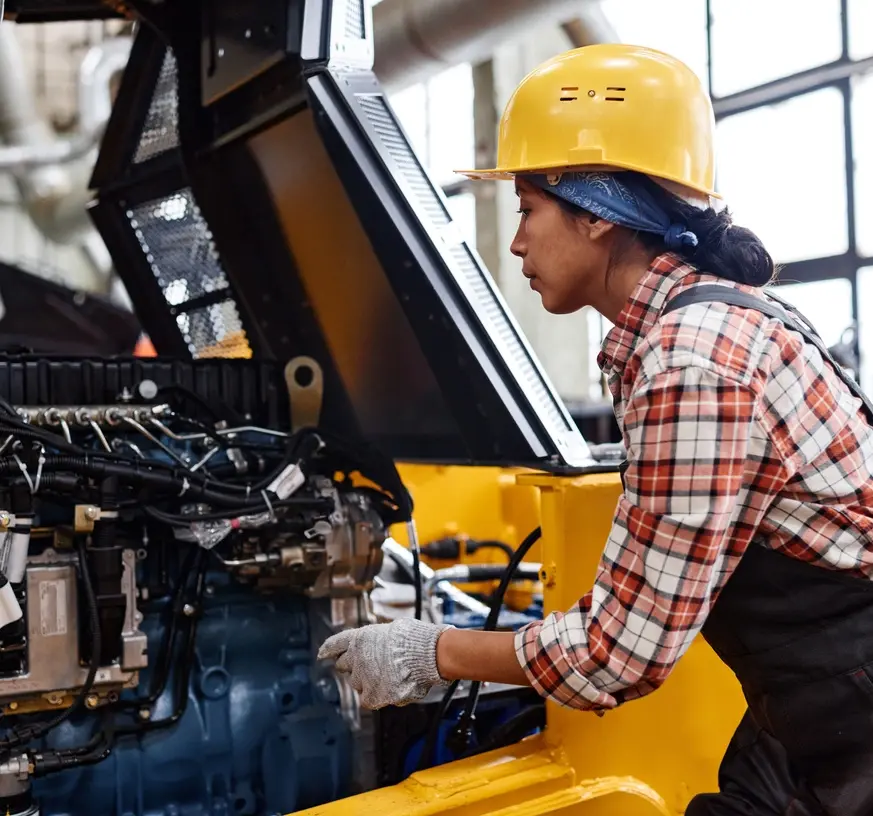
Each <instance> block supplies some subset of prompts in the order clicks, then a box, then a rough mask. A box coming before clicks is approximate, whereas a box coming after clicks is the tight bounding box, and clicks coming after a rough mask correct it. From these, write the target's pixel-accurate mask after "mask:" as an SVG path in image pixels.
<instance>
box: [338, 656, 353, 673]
mask: <svg viewBox="0 0 873 816" xmlns="http://www.w3.org/2000/svg"><path fill="white" fill-rule="evenodd" d="M353 668H354V665H353V660H352V655H351V652H343V653H342V654H341V655H340V656H339V657H338V658H337V660H336V670H337V671H338V672H346V673H347V674H351V673H352V669H353Z"/></svg>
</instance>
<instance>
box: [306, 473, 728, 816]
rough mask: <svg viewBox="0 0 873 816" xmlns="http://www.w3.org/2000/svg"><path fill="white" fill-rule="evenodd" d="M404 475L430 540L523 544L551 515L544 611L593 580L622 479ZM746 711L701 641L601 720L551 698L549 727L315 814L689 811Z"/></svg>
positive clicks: (611, 815)
mask: <svg viewBox="0 0 873 816" xmlns="http://www.w3.org/2000/svg"><path fill="white" fill-rule="evenodd" d="M401 475H402V476H403V478H404V479H405V480H407V483H408V484H409V485H410V489H411V490H412V491H413V495H414V498H415V501H416V518H417V521H418V526H419V529H420V535H421V537H422V540H428V539H431V538H437V537H440V536H442V535H445V534H447V533H457V532H466V533H469V534H470V535H473V536H477V537H486V536H487V537H495V538H503V539H504V540H507V541H510V542H513V543H515V544H517V543H518V542H519V540H520V539H521V538H522V537H523V536H524V535H525V534H526V533H527V532H528V531H529V530H530V529H531V528H533V527H535V526H536V525H537V524H538V523H539V524H541V526H542V530H543V537H542V542H541V549H540V552H539V553H537V558H536V560H540V561H542V563H543V565H544V568H545V570H546V573H547V579H546V580H545V581H544V584H543V588H544V599H545V608H546V611H547V612H548V611H552V610H565V609H568V608H570V607H571V606H572V604H573V603H575V602H576V600H577V599H578V598H579V597H580V596H581V595H583V594H584V593H585V592H586V591H587V590H588V589H590V588H591V585H592V583H593V580H594V575H595V570H596V567H597V563H598V561H599V558H600V554H601V552H602V550H603V545H604V542H605V541H606V537H607V534H608V532H609V529H610V526H611V524H612V518H613V513H614V510H615V506H616V502H617V501H618V496H619V493H620V491H621V482H620V479H619V478H618V476H616V475H613V474H599V475H586V476H581V477H575V478H572V477H561V476H553V475H549V474H543V473H534V472H529V471H511V472H510V471H500V470H498V469H491V468H460V467H439V468H434V467H424V466H412V465H405V466H403V467H402V472H401ZM397 533H398V539H399V540H400V539H401V538H402V535H403V533H402V531H401V530H398V531H397ZM743 709H744V703H743V700H742V695H741V693H740V691H739V687H738V686H737V684H736V681H735V680H734V678H733V675H732V674H731V673H730V671H729V670H728V669H727V668H726V667H724V665H723V664H722V663H721V662H720V661H719V660H718V659H717V658H716V657H715V655H714V654H713V653H712V651H711V650H710V649H709V647H708V646H707V645H706V644H705V643H704V642H703V641H702V640H699V639H698V641H696V642H695V643H694V644H692V646H691V648H690V649H689V651H688V653H687V654H686V655H685V656H684V657H683V658H682V660H681V661H680V662H679V664H678V666H677V667H676V669H675V670H674V672H673V673H672V675H671V676H670V677H669V678H668V679H667V681H666V683H665V684H664V685H663V687H662V688H661V689H659V690H658V691H657V692H655V693H653V694H651V695H649V696H648V697H645V698H643V699H641V700H635V701H633V702H630V703H627V704H625V705H624V706H621V707H620V708H618V709H616V710H615V711H611V712H608V713H606V714H605V715H604V716H603V717H598V716H596V715H595V714H591V713H587V712H579V711H574V710H571V709H565V708H561V707H559V706H557V705H555V704H553V703H547V727H546V730H545V731H544V733H543V734H540V735H538V736H537V737H534V738H532V739H529V740H525V741H523V742H521V743H519V744H517V745H513V746H511V747H509V748H506V749H502V750H500V751H495V752H491V753H488V754H485V755H483V756H479V757H473V758H471V759H467V760H463V761H460V762H454V763H451V764H448V765H445V766H442V767H440V768H433V769H431V770H428V771H424V772H420V773H416V774H413V775H412V776H411V777H410V778H409V779H407V780H405V781H404V782H403V783H401V784H400V785H396V786H393V787H389V788H383V789H380V790H376V791H371V792H368V793H365V794H361V795H358V796H353V797H349V798H348V799H344V800H341V801H337V802H333V803H330V804H328V805H324V806H321V807H317V808H312V809H311V810H308V811H304V812H303V813H304V814H307V816H364V814H377V816H435V815H436V814H451V816H537V815H538V814H547V813H548V814H565V815H566V816H570V814H573V816H575V815H576V814H578V816H647V814H660V816H679V814H681V813H682V812H683V811H684V809H685V807H686V805H687V803H688V801H689V800H690V799H691V797H692V796H694V795H695V794H697V793H700V792H704V791H712V790H716V788H717V769H718V764H719V762H720V760H721V756H722V754H723V752H724V749H725V746H726V745H727V743H728V740H729V739H730V735H731V734H732V732H733V730H734V728H735V727H736V725H737V723H738V722H739V720H740V717H741V716H742V712H743ZM298 816H299V814H298Z"/></svg>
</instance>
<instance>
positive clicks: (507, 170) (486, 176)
mask: <svg viewBox="0 0 873 816" xmlns="http://www.w3.org/2000/svg"><path fill="white" fill-rule="evenodd" d="M616 170H633V171H635V172H637V173H643V174H644V175H647V176H651V175H652V173H651V172H650V171H648V170H647V169H646V168H644V167H636V166H632V165H629V164H621V163H620V162H615V163H612V164H609V165H604V164H597V165H592V164H581V165H573V166H569V165H564V166H559V167H556V166H555V165H554V164H547V165H530V166H528V167H490V168H485V169H476V170H454V171H453V172H455V173H457V174H458V175H460V176H466V177H467V178H468V179H470V180H471V181H512V180H513V179H514V178H515V177H516V176H523V175H527V174H530V173H575V172H580V173H584V172H588V173H591V172H595V171H602V172H607V173H608V172H615V171H616ZM660 178H663V179H665V180H666V181H672V182H673V183H674V184H678V185H680V186H682V187H686V188H688V189H689V190H693V191H694V192H696V193H702V194H703V195H706V196H711V197H712V198H715V199H717V200H719V201H720V200H721V199H722V198H723V196H722V195H721V194H720V193H718V192H716V191H715V190H708V189H706V188H705V187H698V186H697V185H693V184H689V183H688V181H687V179H680V178H670V177H668V176H660Z"/></svg>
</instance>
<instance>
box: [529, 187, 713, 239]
mask: <svg viewBox="0 0 873 816" xmlns="http://www.w3.org/2000/svg"><path fill="white" fill-rule="evenodd" d="M522 178H524V179H525V180H526V181H529V182H531V184H534V185H536V186H537V187H539V188H540V189H542V190H546V191H548V192H550V193H551V194H552V195H556V196H558V198H562V199H564V201H568V202H569V203H570V204H574V205H575V206H577V207H580V208H581V209H583V210H587V211H588V212H590V213H592V214H593V215H596V216H598V217H600V218H603V219H604V220H606V221H609V222H610V223H612V224H618V225H619V226H622V227H628V228H629V229H633V230H641V231H642V232H653V233H655V234H656V235H661V236H663V238H664V244H665V245H666V246H667V248H668V249H679V248H680V247H683V246H697V236H696V235H695V234H694V233H693V232H689V231H688V229H687V227H686V225H685V224H676V223H673V222H672V221H671V220H670V217H669V216H668V215H667V213H666V211H665V210H664V208H663V207H661V205H660V204H659V203H658V202H657V201H656V200H655V199H654V197H653V196H652V194H651V192H650V191H649V190H648V189H646V187H645V185H644V184H643V183H641V182H640V181H639V180H638V179H637V178H635V177H634V175H633V174H632V173H627V172H622V173H596V172H592V173H563V174H561V175H554V176H553V175H524V176H523V177H522ZM552 182H554V183H552Z"/></svg>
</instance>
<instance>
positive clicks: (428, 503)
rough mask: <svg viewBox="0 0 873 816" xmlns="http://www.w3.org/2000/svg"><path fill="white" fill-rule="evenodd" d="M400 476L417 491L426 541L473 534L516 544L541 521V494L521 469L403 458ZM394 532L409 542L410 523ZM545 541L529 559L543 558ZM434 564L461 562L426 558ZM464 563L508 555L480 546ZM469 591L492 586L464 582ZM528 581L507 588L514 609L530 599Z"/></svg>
mask: <svg viewBox="0 0 873 816" xmlns="http://www.w3.org/2000/svg"><path fill="white" fill-rule="evenodd" d="M398 469H399V471H400V476H401V478H402V479H403V481H404V484H406V486H407V488H408V489H409V491H410V493H411V494H412V499H413V502H414V504H415V523H416V527H417V529H418V537H419V540H420V541H421V543H422V544H423V543H425V542H428V541H434V540H436V539H439V538H444V537H446V536H454V535H462V536H463V535H466V536H468V537H469V538H477V539H497V540H500V541H505V542H507V543H508V544H510V545H512V546H513V547H517V546H518V545H519V544H520V543H521V541H522V540H523V539H524V537H525V536H526V535H527V534H528V533H529V532H530V531H531V530H533V529H534V528H535V527H536V526H537V525H538V524H539V523H540V494H539V489H538V488H537V487H536V486H534V485H520V484H519V483H518V481H517V479H516V476H517V475H518V474H520V473H523V472H524V471H522V470H506V469H501V468H496V467H480V468H471V467H458V466H437V467H434V466H432V465H413V464H402V465H399V467H398ZM391 532H392V535H393V536H394V537H395V538H396V539H397V541H399V542H401V543H402V544H407V545H408V543H409V541H408V538H407V535H406V527H405V525H399V526H398V527H397V528H395V529H393V530H392V531H391ZM540 555H541V553H540V547H539V545H535V546H534V548H533V549H532V550H531V552H530V554H529V556H528V560H529V561H539V560H541V559H540ZM425 560H427V561H428V563H429V564H430V565H431V566H432V567H433V568H434V569H439V568H441V567H447V566H451V564H453V563H457V562H446V561H437V560H430V559H425ZM461 561H462V562H464V563H473V564H483V563H503V562H505V561H506V557H505V556H504V555H503V554H502V553H501V552H499V551H497V550H479V551H478V552H476V553H475V554H473V555H469V556H467V557H466V558H463V559H461ZM458 586H459V587H460V588H461V589H463V590H465V591H467V592H479V591H481V592H488V591H489V590H490V589H493V586H492V587H488V586H483V585H481V584H468V585H464V584H459V585H458ZM531 589H532V587H531V586H530V585H529V584H526V583H522V584H515V585H513V587H512V588H510V590H509V591H508V592H507V594H506V603H507V605H508V606H510V607H512V608H515V609H525V608H527V607H528V606H529V605H530V601H531Z"/></svg>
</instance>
